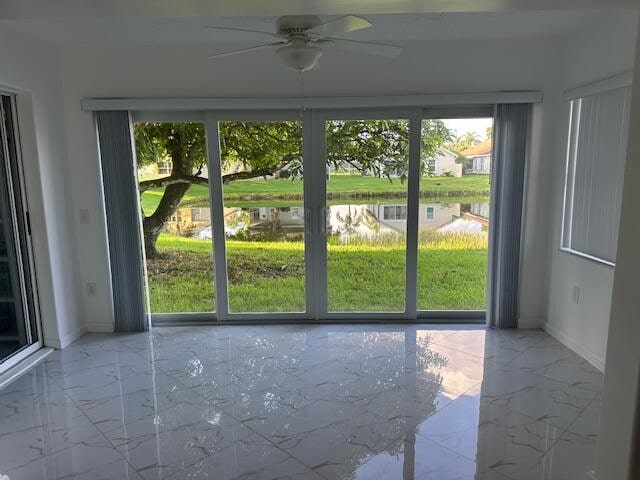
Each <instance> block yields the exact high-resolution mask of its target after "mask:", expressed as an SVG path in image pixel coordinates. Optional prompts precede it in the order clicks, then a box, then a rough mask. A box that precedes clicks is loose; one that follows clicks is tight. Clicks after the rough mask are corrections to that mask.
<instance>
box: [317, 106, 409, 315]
mask: <svg viewBox="0 0 640 480" xmlns="http://www.w3.org/2000/svg"><path fill="white" fill-rule="evenodd" d="M324 142H325V148H324V153H325V155H324V157H325V161H324V166H325V168H326V177H325V178H326V182H325V185H326V186H325V194H324V200H323V201H324V204H323V213H326V219H324V221H323V226H324V227H325V228H323V230H322V233H323V234H324V237H325V238H324V239H322V241H323V242H324V243H325V245H326V257H325V259H324V262H322V267H323V269H326V279H327V282H326V290H327V291H326V310H327V311H326V312H324V313H330V314H333V313H352V312H393V313H404V311H405V306H406V299H405V292H406V286H407V285H406V268H405V265H406V261H405V259H406V250H407V248H406V234H407V218H408V205H407V182H408V178H409V121H408V120H407V119H405V118H393V117H391V118H375V117H374V118H366V117H364V118H353V117H352V116H348V117H346V118H345V117H342V118H340V117H338V118H332V119H328V120H325V121H324ZM323 287H324V285H323Z"/></svg>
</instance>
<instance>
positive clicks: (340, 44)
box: [326, 38, 402, 58]
mask: <svg viewBox="0 0 640 480" xmlns="http://www.w3.org/2000/svg"><path fill="white" fill-rule="evenodd" d="M326 40H331V42H333V45H334V46H335V47H336V48H338V49H340V50H344V51H347V52H353V53H365V54H367V55H379V56H382V57H390V58H392V57H397V56H398V55H400V53H402V47H397V46H395V45H386V44H384V43H372V42H359V41H356V40H345V39H344V38H328V39H326Z"/></svg>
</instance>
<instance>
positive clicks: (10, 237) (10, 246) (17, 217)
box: [0, 95, 39, 370]
mask: <svg viewBox="0 0 640 480" xmlns="http://www.w3.org/2000/svg"><path fill="white" fill-rule="evenodd" d="M0 99H1V104H0V118H2V119H3V121H2V123H1V124H0V364H2V363H3V362H5V361H7V360H8V359H9V358H10V357H12V356H14V355H15V354H17V353H18V352H20V351H21V350H23V349H26V347H28V346H30V345H33V344H36V343H38V342H39V337H38V329H37V324H36V306H35V301H36V300H35V288H34V284H33V282H32V277H31V262H30V260H29V254H30V249H29V235H30V234H29V229H28V225H27V222H26V218H25V213H24V212H25V206H24V204H23V201H24V197H23V189H22V178H21V173H22V172H21V167H20V161H19V152H18V146H19V142H18V141H17V134H16V128H15V123H14V122H15V117H14V114H15V111H14V109H13V100H12V98H11V97H9V96H5V95H2V96H1V97H0ZM13 358H14V359H15V358H16V357H13ZM5 365H6V364H5ZM0 370H2V366H1V365H0Z"/></svg>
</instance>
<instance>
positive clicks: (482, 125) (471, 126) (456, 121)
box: [443, 118, 493, 140]
mask: <svg viewBox="0 0 640 480" xmlns="http://www.w3.org/2000/svg"><path fill="white" fill-rule="evenodd" d="M443 123H444V124H445V125H446V126H447V128H449V130H451V131H452V132H454V133H455V135H456V136H460V135H463V134H464V133H466V132H468V131H473V132H475V133H477V134H478V136H479V137H480V139H481V140H484V139H485V138H486V132H487V127H490V126H491V125H493V119H492V118H451V119H446V120H443Z"/></svg>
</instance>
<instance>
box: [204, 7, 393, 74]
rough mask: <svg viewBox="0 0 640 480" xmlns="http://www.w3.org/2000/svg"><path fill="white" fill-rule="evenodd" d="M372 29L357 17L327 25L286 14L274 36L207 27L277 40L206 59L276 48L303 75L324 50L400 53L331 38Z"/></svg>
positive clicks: (386, 47)
mask: <svg viewBox="0 0 640 480" xmlns="http://www.w3.org/2000/svg"><path fill="white" fill-rule="evenodd" d="M371 26H372V24H371V22H369V21H368V20H367V19H366V18H362V17H358V16H356V15H344V16H342V17H338V18H335V19H333V20H328V21H326V22H323V21H322V20H320V18H318V17H317V16H315V15H285V16H283V17H280V18H278V20H277V21H276V33H272V32H265V31H260V30H250V29H244V28H233V27H218V26H207V27H206V28H212V29H216V30H230V31H236V32H246V33H254V34H255V33H259V34H262V35H265V36H269V37H271V38H273V39H276V41H273V42H269V43H263V44H260V45H254V46H252V47H247V48H240V49H238V50H230V51H227V52H221V53H216V54H214V55H211V56H210V57H209V58H210V59H217V58H221V57H228V56H230V55H237V54H241V53H247V52H253V51H256V50H263V49H267V48H276V53H277V54H278V56H279V57H280V58H281V59H282V60H283V61H284V63H285V64H286V65H287V66H289V67H291V68H293V69H294V70H297V71H298V72H304V71H306V70H309V69H311V68H314V67H315V66H317V64H318V59H319V58H320V56H321V55H322V52H323V48H324V47H331V46H333V47H335V48H338V49H340V50H345V51H348V52H353V53H364V54H369V55H380V56H383V57H395V56H397V55H399V54H400V52H402V48H401V47H397V46H395V45H386V44H383V43H371V42H361V41H356V40H347V39H344V38H336V37H333V35H340V34H343V33H350V32H355V31H357V30H362V29H364V28H369V27H371Z"/></svg>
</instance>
